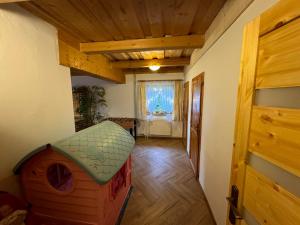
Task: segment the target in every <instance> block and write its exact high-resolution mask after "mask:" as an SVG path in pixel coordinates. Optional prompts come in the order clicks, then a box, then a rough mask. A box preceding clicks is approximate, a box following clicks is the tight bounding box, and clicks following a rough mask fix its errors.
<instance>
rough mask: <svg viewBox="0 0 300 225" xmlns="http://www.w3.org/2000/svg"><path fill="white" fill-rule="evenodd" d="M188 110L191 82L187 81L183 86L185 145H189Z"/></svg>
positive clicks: (183, 133)
mask: <svg viewBox="0 0 300 225" xmlns="http://www.w3.org/2000/svg"><path fill="white" fill-rule="evenodd" d="M188 110H189V82H188V81H187V82H185V83H184V86H183V129H182V142H183V145H184V147H186V145H187V124H188Z"/></svg>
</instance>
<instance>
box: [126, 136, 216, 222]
mask: <svg viewBox="0 0 300 225" xmlns="http://www.w3.org/2000/svg"><path fill="white" fill-rule="evenodd" d="M133 186H134V189H133V192H132V195H131V197H130V200H129V202H128V206H127V208H126V211H125V215H124V217H123V220H122V223H121V225H213V224H214V222H213V219H212V217H211V215H210V213H209V210H208V206H207V204H206V201H205V198H204V195H203V192H202V189H201V187H200V185H199V183H198V182H197V181H196V180H195V178H194V176H193V172H192V169H191V166H190V164H189V160H188V157H187V154H186V152H185V150H184V148H183V145H182V143H181V140H178V139H149V140H145V139H144V138H140V139H138V140H137V143H136V147H135V150H134V152H133Z"/></svg>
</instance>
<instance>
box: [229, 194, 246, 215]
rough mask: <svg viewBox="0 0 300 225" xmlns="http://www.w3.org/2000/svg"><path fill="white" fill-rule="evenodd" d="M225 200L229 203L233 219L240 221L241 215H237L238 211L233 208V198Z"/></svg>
mask: <svg viewBox="0 0 300 225" xmlns="http://www.w3.org/2000/svg"><path fill="white" fill-rule="evenodd" d="M226 200H227V201H228V203H229V205H230V209H232V212H233V215H234V218H235V219H236V220H242V219H243V217H242V216H241V214H240V213H239V211H238V209H237V208H236V207H235V204H234V198H232V197H227V198H226Z"/></svg>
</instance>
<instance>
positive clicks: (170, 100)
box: [146, 82, 174, 113]
mask: <svg viewBox="0 0 300 225" xmlns="http://www.w3.org/2000/svg"><path fill="white" fill-rule="evenodd" d="M146 97H147V109H148V112H150V113H153V112H164V113H172V112H173V105H174V84H173V83H171V82H168V83H162V82H161V83H159V82H157V83H150V84H147V85H146Z"/></svg>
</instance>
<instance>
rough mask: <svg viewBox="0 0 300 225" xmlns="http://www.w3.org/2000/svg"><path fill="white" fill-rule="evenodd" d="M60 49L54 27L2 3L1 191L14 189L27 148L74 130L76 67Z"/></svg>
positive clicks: (0, 77) (0, 81) (66, 134)
mask: <svg viewBox="0 0 300 225" xmlns="http://www.w3.org/2000/svg"><path fill="white" fill-rule="evenodd" d="M57 50H58V46H57V34H56V30H55V29H54V27H52V26H51V25H49V24H47V23H45V22H43V21H42V20H40V19H38V18H36V17H34V16H32V15H30V14H29V13H27V12H26V11H25V10H23V9H21V8H19V7H17V6H16V5H7V4H2V5H1V6H0V103H1V105H0V143H1V144H0V190H1V189H5V188H9V190H11V188H13V187H11V185H14V184H13V183H14V178H13V176H12V169H13V167H14V166H15V164H16V163H17V162H18V161H19V160H20V159H21V158H22V157H23V156H24V155H25V154H26V153H28V152H30V151H31V150H33V149H34V148H36V147H39V146H41V145H44V144H47V143H49V142H53V141H55V140H58V139H61V138H64V137H66V136H68V135H70V134H72V133H74V115H73V105H72V104H73V103H72V94H71V93H72V92H71V79H70V70H69V69H68V68H66V67H63V66H59V65H58V51H57ZM11 191H12V190H11Z"/></svg>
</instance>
